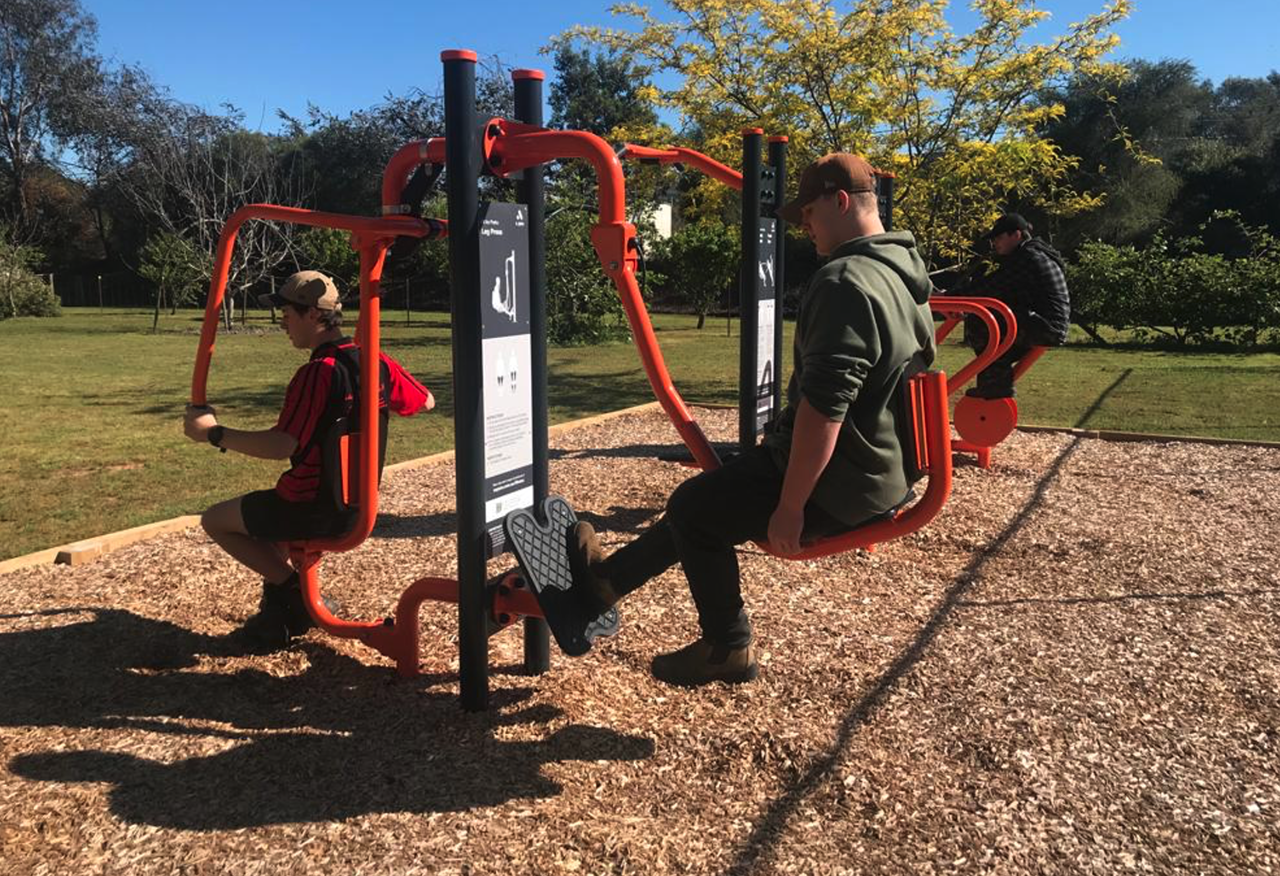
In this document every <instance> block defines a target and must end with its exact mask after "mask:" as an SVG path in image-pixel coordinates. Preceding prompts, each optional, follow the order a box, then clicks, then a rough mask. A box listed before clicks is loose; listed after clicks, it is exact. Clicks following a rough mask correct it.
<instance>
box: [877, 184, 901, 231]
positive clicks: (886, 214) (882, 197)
mask: <svg viewBox="0 0 1280 876" xmlns="http://www.w3.org/2000/svg"><path fill="white" fill-rule="evenodd" d="M897 181H898V178H897V177H896V176H894V175H893V174H891V173H886V174H883V175H880V176H877V177H876V207H877V208H878V209H879V211H880V224H882V225H884V230H885V231H892V230H893V187H894V183H896V182H897Z"/></svg>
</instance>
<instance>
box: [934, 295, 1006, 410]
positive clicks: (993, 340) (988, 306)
mask: <svg viewBox="0 0 1280 876" xmlns="http://www.w3.org/2000/svg"><path fill="white" fill-rule="evenodd" d="M993 303H994V304H995V305H997V307H993V306H992V304H993ZM929 307H931V308H932V309H933V310H934V311H935V312H937V313H941V314H944V315H948V316H949V317H950V318H948V319H947V321H946V322H944V323H943V324H942V325H941V326H939V327H938V331H937V335H936V337H935V342H936V343H939V344H940V343H942V341H943V340H944V339H945V338H946V337H947V335H948V334H950V333H951V330H952V329H953V328H955V327H956V325H957V324H958V323H959V322H960V317H959V316H958V315H957V314H965V313H968V314H972V315H973V316H976V317H978V319H980V320H981V321H982V324H983V325H984V326H986V329H987V343H986V345H985V346H984V347H983V348H982V352H980V353H979V354H978V355H977V356H975V357H974V358H973V360H972V361H970V362H968V363H967V364H966V365H965V366H964V367H963V368H961V369H960V370H959V371H957V372H956V374H955V376H954V377H952V378H951V380H949V381H947V395H951V394H953V393H954V392H955V391H956V390H958V389H959V388H960V387H962V386H964V385H965V383H967V382H968V381H969V379H970V378H972V377H973V376H974V375H975V374H977V373H978V372H979V371H981V370H982V369H984V368H986V367H987V366H988V365H990V364H991V363H992V362H994V361H995V360H996V359H998V358H999V357H1000V356H1001V355H1003V354H1004V352H1005V351H1006V350H1008V349H1009V347H1010V346H1012V345H1013V340H1014V336H1015V333H1016V332H1017V322H1016V321H1015V320H1014V318H1013V311H1011V310H1009V308H1008V307H1007V306H1005V305H1004V304H1003V303H1001V302H999V301H996V300H995V299H993V298H949V297H946V296H939V295H935V296H934V297H932V298H930V299H929ZM993 309H997V310H1001V311H1002V312H1001V314H1000V315H1001V316H1002V317H1003V318H1005V319H1006V320H1009V322H1007V323H1006V324H1007V325H1010V326H1012V327H1013V330H1012V331H1011V332H1010V333H1009V335H1008V336H1007V337H1002V336H1001V332H1000V325H999V323H997V322H996V318H995V317H994V316H992V315H991V311H992V310H993Z"/></svg>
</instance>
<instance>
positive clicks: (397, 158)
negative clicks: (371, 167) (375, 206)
mask: <svg viewBox="0 0 1280 876" xmlns="http://www.w3.org/2000/svg"><path fill="white" fill-rule="evenodd" d="M420 164H444V138H443V137H429V138H428V139H426V140H417V141H414V142H413V143H407V144H405V145H404V146H401V147H400V148H399V149H398V150H396V154H395V155H392V156H391V160H390V161H388V162H387V166H386V169H384V170H383V171H382V215H384V216H396V215H400V214H403V213H407V212H408V209H409V208H408V205H407V204H401V203H400V193H401V192H402V191H403V190H404V185H405V183H406V182H407V181H408V179H409V175H410V174H412V173H413V172H414V171H415V170H416V169H417V168H418V165H420Z"/></svg>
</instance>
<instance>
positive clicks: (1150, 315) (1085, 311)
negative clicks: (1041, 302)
mask: <svg viewBox="0 0 1280 876" xmlns="http://www.w3.org/2000/svg"><path fill="white" fill-rule="evenodd" d="M1215 218H1218V219H1221V218H1224V217H1223V216H1218V217H1215ZM1226 218H1231V217H1229V216H1228V217H1226ZM1240 230H1241V232H1242V233H1243V235H1244V236H1245V237H1246V238H1247V239H1248V241H1249V244H1250V250H1249V252H1248V253H1247V254H1246V255H1244V256H1241V257H1238V258H1228V257H1227V256H1225V255H1221V254H1218V253H1207V252H1203V251H1202V247H1203V242H1202V241H1201V239H1200V238H1198V237H1184V238H1180V239H1178V240H1175V241H1169V240H1167V239H1165V238H1164V236H1163V235H1160V234H1157V235H1156V236H1155V238H1154V239H1153V240H1152V241H1151V243H1149V244H1148V245H1147V246H1146V247H1144V248H1142V249H1136V248H1134V247H1132V246H1112V245H1110V244H1105V243H1100V242H1097V241H1091V242H1087V243H1085V244H1083V245H1081V247H1080V248H1079V250H1078V251H1077V253H1076V258H1075V260H1074V261H1073V262H1072V263H1071V264H1070V265H1069V266H1068V268H1067V283H1068V285H1069V287H1070V289H1071V307H1072V319H1073V321H1074V322H1076V324H1077V325H1079V326H1080V327H1081V328H1083V329H1084V330H1085V331H1086V332H1088V333H1089V334H1091V335H1093V336H1094V337H1095V338H1098V339H1101V336H1100V335H1099V334H1098V328H1099V327H1100V326H1110V327H1112V328H1115V329H1120V330H1128V331H1132V332H1133V334H1134V336H1135V337H1136V338H1137V339H1138V340H1153V339H1163V340H1165V341H1169V342H1172V343H1174V344H1175V345H1177V346H1179V347H1185V346H1188V345H1190V344H1201V345H1203V344H1208V343H1223V342H1226V343H1230V344H1234V345H1236V346H1240V347H1255V346H1257V345H1259V344H1263V343H1274V342H1277V341H1280V241H1277V240H1276V238H1274V237H1272V236H1271V235H1270V234H1268V233H1267V232H1265V231H1262V230H1260V229H1254V228H1249V227H1247V226H1244V225H1241V226H1240Z"/></svg>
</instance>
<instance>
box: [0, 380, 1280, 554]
mask: <svg viewBox="0 0 1280 876" xmlns="http://www.w3.org/2000/svg"><path fill="white" fill-rule="evenodd" d="M658 407H659V405H658V403H657V402H656V401H651V402H646V403H645V404H642V405H636V406H635V407H630V408H623V409H622V410H618V411H609V412H608V413H605V414H598V415H596V416H594V417H584V418H582V419H581V420H570V421H568V422H566V423H559V424H557V425H555V426H552V427H551V428H550V430H549V431H550V433H551V434H552V435H559V434H560V433H562V432H567V431H569V430H570V429H580V428H582V427H584V426H594V425H596V424H598V423H606V422H608V421H609V420H614V419H617V418H618V417H625V416H628V415H630V414H643V413H647V412H648V411H651V410H654V409H657V408H658ZM691 407H702V408H713V409H721V408H732V407H736V406H735V405H717V404H691ZM1018 430H1019V431H1021V432H1029V433H1033V434H1034V433H1037V432H1058V433H1062V434H1065V435H1076V436H1079V437H1081V438H1096V439H1098V440H1100V441H1159V442H1171V441H1180V442H1184V443H1187V444H1211V445H1222V446H1235V447H1264V448H1268V449H1272V450H1280V441H1248V440H1245V439H1241V438H1199V437H1195V436H1192V435H1149V434H1144V433H1140V432H1112V431H1107V430H1105V429H1071V428H1067V427H1063V426H1019V427H1018ZM452 459H453V451H452V450H445V451H442V452H441V453H433V454H431V455H430V456H421V457H418V458H417V459H409V460H405V461H404V462H397V463H395V464H394V465H389V466H387V467H386V468H385V469H384V471H385V472H387V473H392V472H397V471H405V470H407V469H414V468H422V467H423V466H427V465H435V464H437V463H441V462H449V461H450V460H452ZM199 524H200V517H199V516H198V515H195V514H189V515H186V516H184V517H174V518H172V519H170V520H161V521H158V522H156V523H146V524H143V525H142V526H135V527H133V528H132V529H125V530H121V531H120V532H113V533H109V534H107V535H99V536H96V537H94V538H86V539H82V540H81V541H77V542H72V543H71V544H64V545H59V546H58V547H54V548H49V549H48V550H43V551H36V552H35V553H32V554H24V555H23V556H20V557H12V558H10V559H8V560H0V575H5V574H7V573H9V572H16V571H18V570H19V569H26V568H29V567H31V566H39V565H42V564H44V563H50V562H52V563H65V564H67V565H71V566H78V565H81V564H82V563H87V562H89V561H91V560H96V559H97V558H98V557H100V556H102V555H103V554H105V553H110V552H111V551H113V550H116V549H117V548H122V547H124V546H126V545H130V544H134V543H135V542H139V541H143V540H145V539H148V538H152V537H154V536H157V535H164V534H166V533H170V532H180V531H181V530H184V529H189V528H190V527H192V526H198V525H199Z"/></svg>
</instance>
